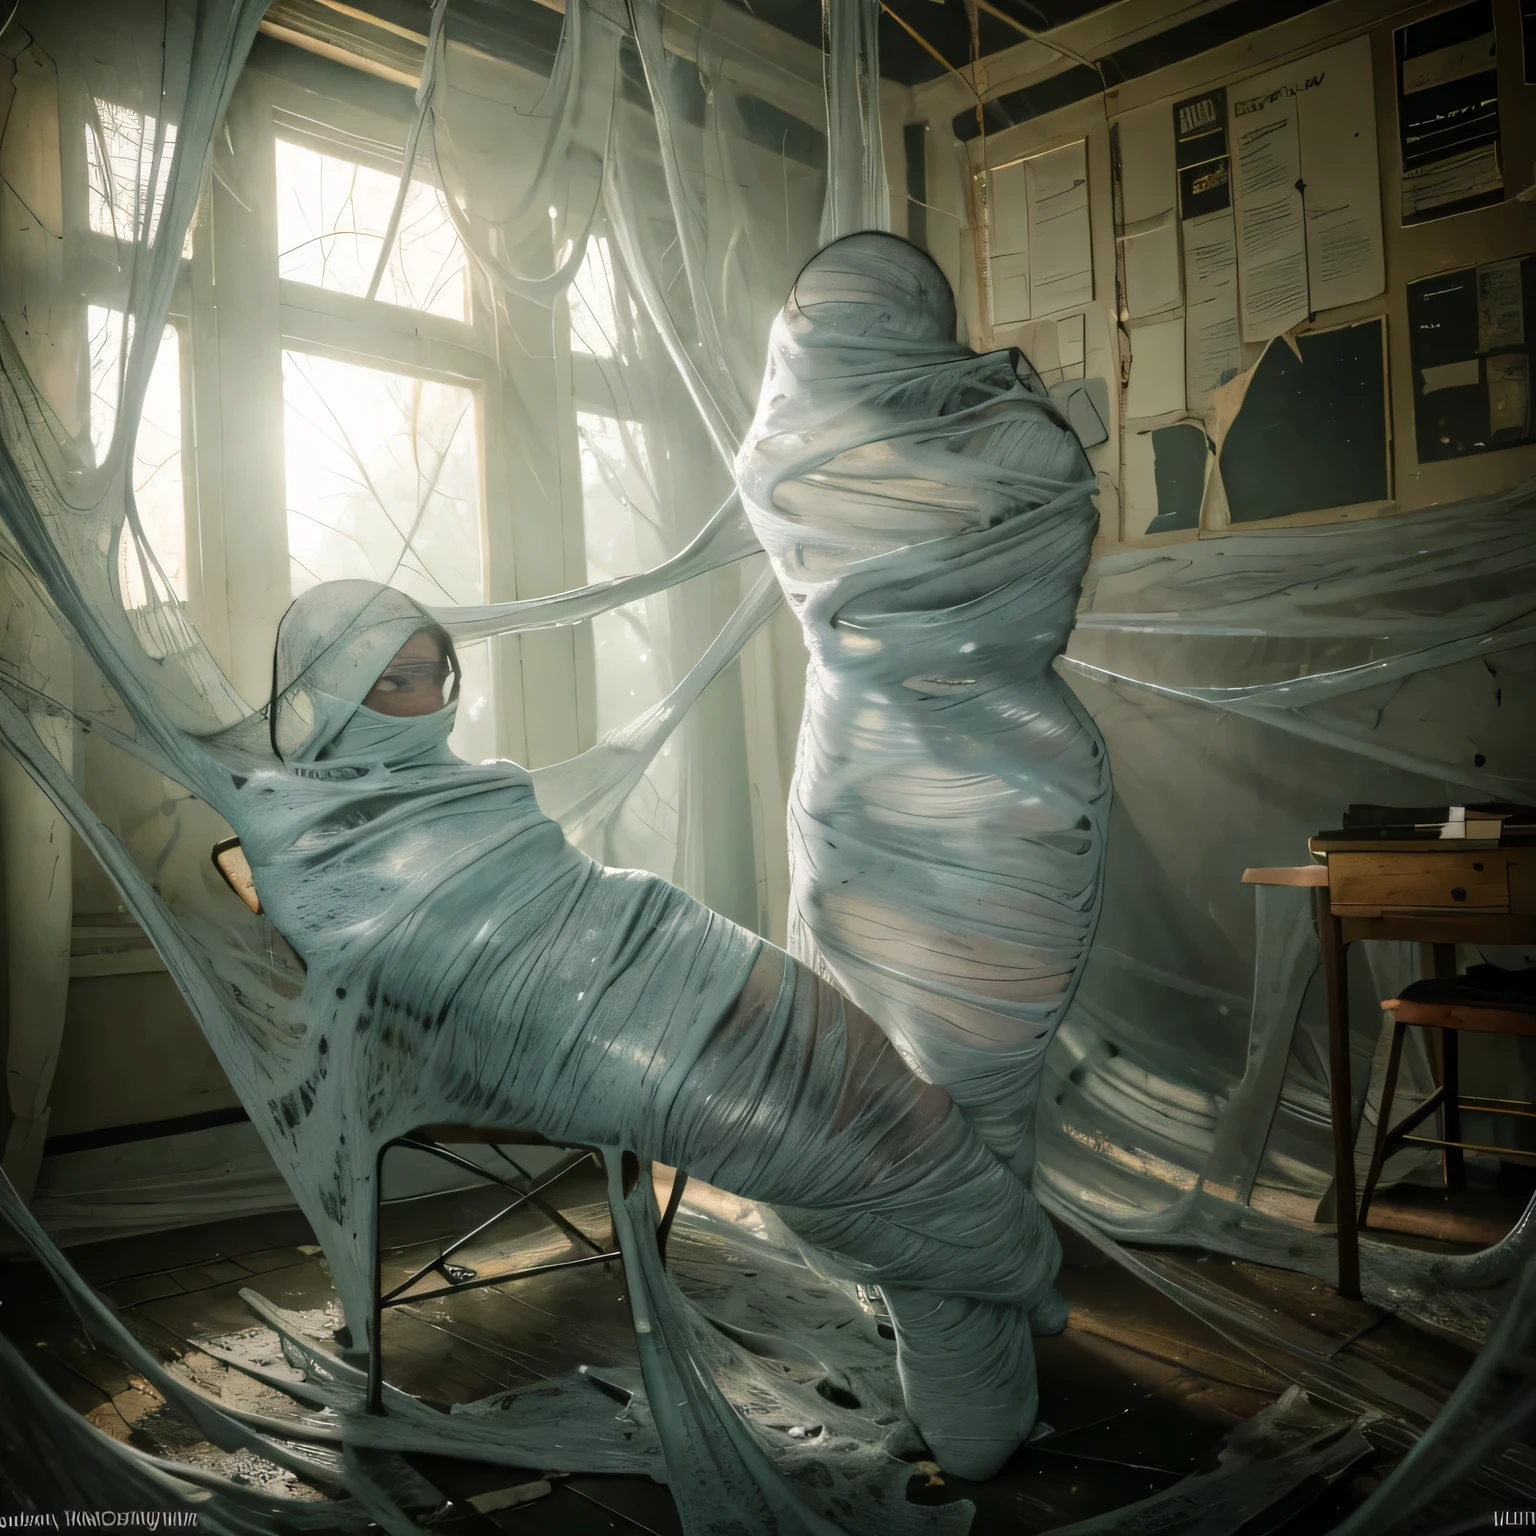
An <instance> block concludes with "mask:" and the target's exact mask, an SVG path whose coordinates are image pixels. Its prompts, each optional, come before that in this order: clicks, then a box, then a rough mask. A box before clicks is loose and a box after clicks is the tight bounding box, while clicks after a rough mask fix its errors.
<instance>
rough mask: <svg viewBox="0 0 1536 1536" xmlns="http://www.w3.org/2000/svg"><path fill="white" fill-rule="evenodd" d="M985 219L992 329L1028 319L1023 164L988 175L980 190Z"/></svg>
mask: <svg viewBox="0 0 1536 1536" xmlns="http://www.w3.org/2000/svg"><path fill="white" fill-rule="evenodd" d="M983 190H984V192H985V195H986V208H987V212H986V218H987V256H988V261H987V287H988V289H989V290H990V292H989V295H988V303H989V308H990V310H991V315H992V324H993V325H1013V324H1016V323H1017V322H1018V321H1021V320H1028V319H1029V220H1028V218H1027V216H1026V213H1025V187H1024V162H1023V161H1022V160H1016V161H1014V163H1013V164H1012V165H1000V166H998V167H997V169H996V170H993V171H989V172H988V173H987V176H986V180H985V185H984V188H983Z"/></svg>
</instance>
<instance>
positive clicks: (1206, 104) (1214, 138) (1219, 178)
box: [1173, 0, 1536, 221]
mask: <svg viewBox="0 0 1536 1536" xmlns="http://www.w3.org/2000/svg"><path fill="white" fill-rule="evenodd" d="M1533 3H1536V0H1533ZM1173 143H1174V162H1173V163H1174V165H1175V166H1176V167H1177V168H1178V173H1179V219H1180V220H1181V221H1183V220H1185V219H1198V218H1200V217H1201V216H1202V215H1203V214H1207V213H1220V212H1221V210H1222V209H1223V208H1230V207H1231V206H1232V175H1231V161H1230V159H1229V157H1228V154H1227V92H1226V88H1225V87H1224V86H1218V87H1217V88H1216V89H1215V90H1214V91H1206V92H1205V93H1204V94H1203V95H1200V96H1190V97H1188V98H1187V99H1185V100H1184V101H1176V102H1174V104H1173Z"/></svg>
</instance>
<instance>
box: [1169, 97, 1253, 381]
mask: <svg viewBox="0 0 1536 1536" xmlns="http://www.w3.org/2000/svg"><path fill="white" fill-rule="evenodd" d="M1173 132H1174V159H1175V163H1176V166H1177V170H1178V181H1179V189H1178V191H1179V233H1180V237H1181V241H1182V244H1183V248H1184V294H1185V350H1184V366H1185V391H1186V396H1187V400H1188V405H1189V408H1190V409H1191V410H1200V409H1203V408H1204V407H1205V406H1206V405H1208V404H1209V403H1210V397H1211V391H1212V390H1214V389H1216V388H1217V387H1218V386H1219V385H1221V384H1225V383H1226V382H1227V380H1228V379H1230V378H1232V377H1233V376H1234V375H1235V374H1237V373H1238V372H1239V371H1240V370H1241V368H1242V361H1243V357H1242V343H1241V341H1240V340H1239V337H1238V327H1237V226H1236V224H1235V222H1234V220H1233V217H1232V174H1231V158H1230V156H1229V155H1228V152H1227V96H1226V91H1225V90H1224V89H1217V90H1214V91H1207V92H1206V93H1205V94H1203V95H1201V96H1190V97H1187V98H1186V99H1185V100H1183V101H1177V102H1175V103H1174V105H1173Z"/></svg>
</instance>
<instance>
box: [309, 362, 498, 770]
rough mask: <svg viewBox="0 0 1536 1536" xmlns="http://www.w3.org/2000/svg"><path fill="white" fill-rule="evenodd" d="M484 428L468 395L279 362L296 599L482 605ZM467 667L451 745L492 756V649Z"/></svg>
mask: <svg viewBox="0 0 1536 1536" xmlns="http://www.w3.org/2000/svg"><path fill="white" fill-rule="evenodd" d="M478 417H479V413H478V411H477V408H476V403H475V397H474V394H473V392H472V391H471V390H469V389H467V388H465V387H464V386H462V385H457V384H441V383H436V382H433V381H431V380H427V379H420V378H413V377H411V376H410V375H409V374H403V373H393V372H388V371H386V370H384V369H381V368H371V367H362V366H359V365H358V364H356V363H347V362H338V361H336V360H335V359H333V358H327V357H317V356H313V355H310V354H306V353H303V352H295V351H287V352H284V354H283V451H284V460H285V470H286V482H287V502H288V559H289V569H290V582H291V587H290V590H291V593H292V595H293V596H294V597H297V596H298V595H299V593H300V592H303V591H305V590H307V589H308V588H310V587H312V586H315V585H316V584H317V583H319V582H322V581H341V580H345V579H346V578H348V577H363V578H365V579H367V580H371V581H380V582H384V583H385V584H386V585H388V586H392V587H398V588H399V589H400V590H401V591H402V592H407V593H409V594H410V595H411V596H412V597H414V598H417V599H418V600H419V601H421V602H423V603H426V604H428V605H429V606H430V605H433V604H440V603H479V602H483V601H484V600H485V578H484V563H483V558H482V553H481V530H482V527H483V516H482V508H481V501H480V452H479V420H478ZM460 665H461V666H462V668H463V672H464V677H463V682H462V685H461V688H460V693H459V715H460V720H459V722H458V724H457V725H456V727H455V733H454V742H455V746H456V747H457V748H458V749H459V750H460V751H461V752H462V753H463V754H464V755H465V756H470V757H478V758H485V757H490V756H493V755H494V752H495V740H494V730H493V726H494V721H493V717H492V711H491V709H490V697H491V683H490V666H489V650H488V647H487V646H486V645H485V644H484V642H481V643H479V644H475V645H469V646H465V647H463V648H462V654H461V656H460Z"/></svg>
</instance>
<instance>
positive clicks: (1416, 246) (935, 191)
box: [914, 0, 1536, 547]
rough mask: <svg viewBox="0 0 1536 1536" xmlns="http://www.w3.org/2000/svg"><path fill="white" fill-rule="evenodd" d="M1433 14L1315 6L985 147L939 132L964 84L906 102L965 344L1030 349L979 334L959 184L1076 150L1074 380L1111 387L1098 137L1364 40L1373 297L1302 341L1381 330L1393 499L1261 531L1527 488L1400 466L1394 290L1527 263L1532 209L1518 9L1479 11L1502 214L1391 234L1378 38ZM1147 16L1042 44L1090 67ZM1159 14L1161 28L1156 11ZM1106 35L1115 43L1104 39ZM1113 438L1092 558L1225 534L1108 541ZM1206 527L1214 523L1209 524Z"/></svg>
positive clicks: (1100, 463)
mask: <svg viewBox="0 0 1536 1536" xmlns="http://www.w3.org/2000/svg"><path fill="white" fill-rule="evenodd" d="M1211 8H1212V7H1210V6H1208V5H1203V4H1199V5H1195V6H1192V7H1189V8H1187V11H1186V12H1181V15H1183V14H1188V15H1195V14H1199V13H1201V12H1203V11H1205V10H1209V9H1211ZM1447 8H1448V7H1447V5H1446V4H1444V3H1438V0H1437V3H1430V4H1424V5H1417V6H1411V7H1402V6H1395V5H1392V4H1389V3H1386V0H1374V3H1373V0H1335V3H1333V4H1331V5H1324V6H1320V7H1318V8H1317V9H1316V10H1314V11H1310V12H1308V13H1306V14H1305V15H1303V16H1298V17H1296V18H1294V19H1293V20H1291V21H1288V22H1285V23H1283V24H1281V25H1279V26H1275V27H1269V28H1265V29H1264V30H1262V31H1259V32H1255V33H1252V34H1250V35H1249V36H1247V37H1244V38H1241V39H1239V40H1237V41H1235V42H1232V43H1229V44H1226V45H1224V46H1223V47H1220V48H1216V49H1213V50H1211V51H1210V52H1209V53H1204V54H1201V55H1199V56H1197V57H1196V58H1193V59H1188V60H1185V61H1183V62H1181V63H1179V64H1176V65H1173V66H1171V67H1169V68H1167V69H1164V70H1161V71H1159V72H1157V73H1156V74H1153V75H1148V76H1145V77H1143V78H1141V79H1137V80H1134V81H1131V82H1129V83H1128V84H1125V85H1122V86H1120V87H1118V88H1115V89H1111V90H1109V91H1107V92H1105V93H1104V94H1103V95H1102V96H1099V97H1094V98H1091V99H1089V100H1086V101H1082V102H1077V103H1074V104H1073V105H1072V106H1069V107H1065V108H1062V109H1060V110H1058V111H1056V112H1052V113H1049V114H1047V115H1045V116H1043V117H1040V118H1037V119H1035V120H1033V121H1031V122H1028V123H1024V124H1021V125H1019V126H1018V127H1016V128H1011V129H1008V130H1006V131H1005V132H1003V133H999V134H996V135H994V136H991V137H989V138H988V139H986V140H985V141H982V140H975V141H973V142H972V143H970V144H968V145H964V146H962V145H960V144H958V143H957V142H956V140H955V138H954V134H953V130H952V126H951V124H952V119H953V117H954V114H955V113H956V112H958V111H961V110H963V109H965V107H966V106H967V104H972V105H973V104H974V101H975V97H974V95H973V94H972V91H971V87H970V84H969V83H968V82H967V80H965V79H961V78H960V77H958V76H950V77H948V78H946V79H944V80H941V81H937V82H933V83H931V84H930V85H928V86H925V87H920V88H919V89H918V90H917V91H916V92H915V93H914V97H915V107H916V110H917V113H918V115H920V116H921V117H923V118H924V119H925V120H926V121H928V123H929V124H930V133H929V141H930V147H929V165H928V173H929V187H930V192H931V194H932V196H931V200H932V201H933V202H935V203H937V204H939V205H940V206H942V207H944V208H945V209H947V210H948V212H949V217H948V218H947V219H942V216H940V217H941V219H942V222H944V223H946V224H948V225H949V226H951V229H952V232H946V233H945V234H944V235H943V236H942V237H941V238H939V239H936V240H932V241H931V243H932V244H933V247H934V254H935V255H936V256H937V257H938V259H939V260H940V262H941V264H943V265H944V266H945V269H946V271H947V272H948V273H949V275H950V277H951V280H952V281H954V282H955V283H956V290H957V293H959V295H960V298H961V304H962V310H963V312H964V313H965V315H966V317H967V321H968V323H969V324H970V326H971V329H972V335H973V339H974V340H975V341H976V343H977V344H978V345H982V346H988V345H990V346H1019V347H1022V348H1023V349H1024V350H1025V352H1026V353H1028V352H1030V351H1031V350H1032V349H1033V348H1034V342H1035V337H1034V326H1033V325H1031V324H1028V323H1026V324H1024V325H1015V326H1000V327H998V328H996V330H992V329H991V328H989V327H988V326H986V325H985V324H984V323H983V319H982V316H981V314H980V310H979V305H978V302H977V293H978V287H977V281H976V274H975V270H974V256H973V251H974V241H973V237H972V233H971V229H970V210H969V208H968V206H967V200H966V197H965V181H966V177H967V173H968V172H969V171H975V170H979V169H980V168H981V167H982V166H983V165H984V164H985V165H987V166H995V165H999V164H1003V163H1005V162H1007V161H1009V160H1013V159H1016V158H1017V157H1019V156H1020V155H1023V154H1034V153H1037V152H1041V151H1044V150H1048V149H1051V148H1054V147H1055V146H1057V145H1059V144H1062V143H1066V142H1069V141H1071V140H1074V139H1079V138H1083V139H1086V140H1087V143H1088V159H1089V169H1088V175H1089V193H1090V217H1091V221H1092V238H1093V248H1094V281H1095V294H1094V300H1093V303H1092V304H1091V305H1089V306H1088V307H1087V310H1086V318H1087V335H1088V347H1089V351H1088V370H1087V371H1088V373H1089V375H1090V376H1093V375H1095V374H1097V375H1098V376H1099V377H1103V378H1108V379H1110V380H1111V381H1113V380H1115V379H1116V378H1118V377H1120V376H1121V374H1122V369H1121V360H1122V358H1128V346H1127V344H1126V341H1125V335H1124V332H1123V331H1121V330H1120V329H1119V324H1118V320H1117V316H1116V294H1115V284H1114V268H1115V242H1114V227H1113V221H1112V217H1111V208H1112V202H1111V196H1112V194H1111V185H1110V168H1109V129H1110V124H1111V123H1112V122H1113V121H1114V120H1115V119H1116V118H1117V117H1119V116H1120V115H1121V114H1123V113H1126V112H1129V111H1131V110H1133V109H1135V108H1138V107H1145V106H1149V105H1152V104H1161V105H1163V106H1164V107H1166V108H1167V109H1168V110H1169V111H1171V110H1172V104H1173V102H1174V101H1176V100H1178V99H1180V98H1182V97H1184V96H1188V95H1191V94H1193V93H1195V92H1197V91H1200V90H1204V89H1207V88H1209V87H1212V86H1216V85H1225V84H1230V83H1233V82H1236V81H1240V80H1242V79H1244V78H1245V77H1247V76H1249V75H1252V74H1255V73H1257V72H1259V71H1260V70H1263V69H1266V68H1268V67H1270V66H1272V65H1275V64H1280V63H1284V62H1286V61H1287V60H1290V59H1293V58H1297V57H1300V56H1303V55H1306V54H1309V53H1313V52H1316V51H1318V50H1320V49H1322V48H1325V47H1331V46H1333V45H1334V44H1337V43H1341V42H1345V41H1347V40H1348V39H1350V38H1352V37H1357V36H1360V35H1362V34H1368V35H1369V37H1370V39H1371V61H1372V72H1373V76H1374V86H1375V95H1376V118H1377V145H1378V156H1379V173H1380V185H1381V190H1382V202H1383V206H1382V215H1383V216H1382V226H1383V243H1384V251H1385V265H1386V289H1385V291H1384V292H1383V293H1382V294H1380V295H1378V296H1377V297H1375V298H1373V299H1370V300H1367V301H1365V302H1362V303H1358V304H1351V305H1347V306H1343V307H1340V308H1337V309H1331V310H1324V311H1321V312H1320V313H1319V314H1318V315H1317V317H1316V321H1315V323H1314V324H1315V328H1317V329H1326V328H1328V327H1331V326H1335V325H1340V324H1344V323H1348V322H1352V321H1356V320H1361V319H1365V318H1367V317H1371V316H1378V315H1385V316H1386V319H1387V328H1388V337H1387V351H1388V373H1389V387H1390V395H1391V405H1390V410H1391V432H1392V465H1393V484H1392V490H1393V497H1392V499H1391V500H1390V501H1388V502H1385V503H1376V504H1371V505H1368V506H1363V507H1357V508H1348V509H1332V510H1329V511H1325V512H1314V513H1306V514H1302V515H1300V516H1297V517H1292V518H1280V519H1275V520H1274V521H1273V522H1269V523H1265V524H1263V525H1262V526H1264V527H1275V526H1285V525H1287V524H1304V523H1317V522H1330V521H1339V520H1343V519H1347V518H1351V517H1360V516H1376V515H1380V514H1383V513H1390V512H1393V511H1404V510H1408V509H1411V508H1415V507H1425V506H1432V505H1435V504H1437V503H1442V502H1447V501H1453V500H1459V499H1461V498H1464V497H1468V496H1475V495H1479V494H1484V493H1488V492H1495V491H1500V490H1505V489H1508V488H1510V487H1512V486H1515V485H1518V484H1520V483H1522V482H1523V481H1525V480H1527V479H1529V478H1530V477H1531V476H1532V475H1533V474H1536V445H1525V446H1522V447H1518V448H1506V449H1500V450H1498V451H1496V452H1493V453H1486V454H1481V455H1478V456H1476V457H1472V458H1465V459H1455V460H1450V461H1446V462H1442V463H1435V464H1425V465H1421V464H1419V463H1418V459H1417V454H1416V452H1415V446H1414V422H1413V386H1412V380H1411V376H1410V369H1409V356H1408V328H1407V289H1408V285H1409V284H1410V283H1412V282H1414V281H1416V280H1417V279H1419V278H1421V277H1426V276H1430V275H1433V274H1434V273H1436V272H1441V271H1446V270H1450V269H1454V268H1460V267H1468V266H1473V265H1476V264H1478V263H1481V262H1486V261H1496V260H1499V259H1501V258H1503V257H1509V256H1516V255H1523V254H1526V253H1529V252H1532V251H1536V202H1524V203H1522V202H1518V201H1515V200H1514V197H1515V194H1516V193H1517V192H1519V191H1521V190H1523V189H1524V188H1526V187H1528V186H1530V185H1531V184H1532V182H1533V180H1536V87H1532V86H1527V85H1526V84H1524V81H1523V67H1522V56H1521V46H1520V14H1519V0H1494V18H1495V26H1496V30H1497V35H1498V39H1499V102H1500V117H1501V124H1502V132H1503V153H1504V177H1505V183H1506V190H1507V200H1506V201H1505V202H1503V203H1501V204H1498V205H1496V206H1494V207H1491V208H1485V209H1480V210H1477V211H1475V212H1472V213H1464V214H1458V215H1454V216H1452V217H1450V218H1446V219H1438V220H1434V221H1432V222H1430V223H1428V224H1421V225H1416V226H1414V227H1411V228H1407V229H1405V228H1403V227H1402V224H1401V220H1400V218H1399V217H1398V211H1397V207H1396V189H1397V186H1398V176H1399V163H1398V138H1397V103H1396V91H1395V66H1394V60H1393V39H1392V33H1393V30H1394V28H1396V27H1399V26H1403V25H1406V24H1407V23H1409V22H1412V21H1415V20H1418V19H1419V18H1420V17H1423V16H1427V15H1433V14H1434V13H1435V12H1436V11H1440V10H1444V9H1447ZM1156 9H1157V8H1155V7H1150V6H1148V5H1145V4H1138V3H1137V0H1131V3H1130V4H1128V5H1127V6H1125V7H1116V8H1114V11H1113V13H1112V14H1111V15H1109V16H1100V17H1099V18H1098V19H1097V20H1095V19H1093V18H1086V19H1085V20H1084V22H1082V23H1079V24H1076V25H1075V26H1074V27H1072V28H1064V29H1061V31H1060V32H1059V33H1056V34H1053V35H1054V36H1058V37H1060V38H1063V39H1065V40H1066V41H1067V45H1068V46H1070V47H1072V48H1073V49H1074V51H1079V52H1081V51H1083V50H1085V49H1086V50H1088V53H1089V56H1094V55H1096V54H1101V53H1103V52H1104V51H1106V50H1107V49H1108V48H1111V47H1118V46H1123V44H1124V43H1126V42H1128V41H1133V40H1134V39H1135V38H1136V37H1137V36H1139V35H1142V34H1143V32H1144V31H1145V28H1146V25H1147V24H1148V18H1149V17H1150V16H1151V15H1152V14H1154V11H1155V10H1156ZM1162 9H1163V14H1164V16H1165V17H1166V16H1167V10H1166V8H1162ZM1117 21H1118V23H1119V30H1118V31H1116V30H1114V26H1115V23H1116V22H1117ZM1064 62H1065V61H1064V60H1063V59H1061V58H1060V57H1059V56H1056V57H1053V56H1052V55H1051V53H1050V52H1049V50H1047V49H1045V48H1044V46H1043V45H1040V44H1034V43H1030V44H1024V45H1022V46H1021V47H1020V48H1018V49H1012V50H1009V52H1008V53H1007V54H1004V55H997V56H995V57H994V58H993V59H990V60H985V61H983V62H982V65H981V66H980V67H979V69H978V71H977V72H976V83H977V84H978V85H979V86H980V87H981V89H982V91H983V93H984V94H990V93H996V92H1001V91H1004V90H1011V89H1014V88H1016V87H1017V86H1019V85H1022V84H1028V83H1030V82H1031V81H1033V80H1037V79H1039V78H1041V77H1042V76H1043V75H1047V74H1050V73H1054V72H1055V71H1056V70H1058V69H1059V68H1061V67H1062V65H1063V63H1064ZM934 223H935V215H932V214H930V223H929V228H930V235H932V232H933V229H934ZM1054 323H1055V317H1052V318H1051V319H1049V320H1046V321H1045V322H1043V324H1044V326H1047V327H1050V326H1054ZM1262 350H1263V349H1262V347H1261V346H1258V345H1249V344H1245V346H1244V357H1243V362H1244V366H1245V367H1248V366H1252V364H1253V363H1255V362H1256V361H1257V360H1258V357H1259V355H1260V353H1261V352H1262ZM1120 425H1121V424H1120V422H1119V421H1117V422H1115V423H1113V424H1111V437H1110V441H1109V442H1108V443H1106V444H1105V445H1104V446H1103V447H1102V448H1101V449H1098V450H1096V451H1095V452H1094V453H1093V454H1092V455H1091V457H1092V458H1093V460H1094V467H1095V470H1096V472H1097V474H1098V477H1099V483H1100V495H1099V505H1100V538H1101V547H1106V546H1113V545H1115V544H1118V543H1121V542H1125V541H1127V540H1129V541H1130V542H1135V543H1153V544H1158V543H1176V542H1180V541H1183V540H1188V539H1191V538H1196V537H1219V536H1221V534H1222V533H1223V532H1224V531H1225V530H1224V529H1223V528H1221V527H1216V526H1208V527H1206V528H1203V529H1202V530H1201V531H1200V532H1199V533H1195V532H1193V531H1190V532H1184V533H1171V534H1161V535H1156V536H1153V537H1152V538H1151V539H1148V538H1146V537H1145V536H1138V535H1137V533H1136V531H1135V530H1130V529H1126V528H1125V527H1124V526H1123V521H1122V515H1121V497H1120V488H1121V484H1122V470H1123V462H1122V451H1121V449H1122V434H1121V431H1120ZM1207 510H1208V512H1209V511H1210V509H1209V508H1208V509H1207ZM1219 515H1220V509H1219V507H1218V508H1217V516H1218V518H1219ZM1249 526H1251V525H1249Z"/></svg>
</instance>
